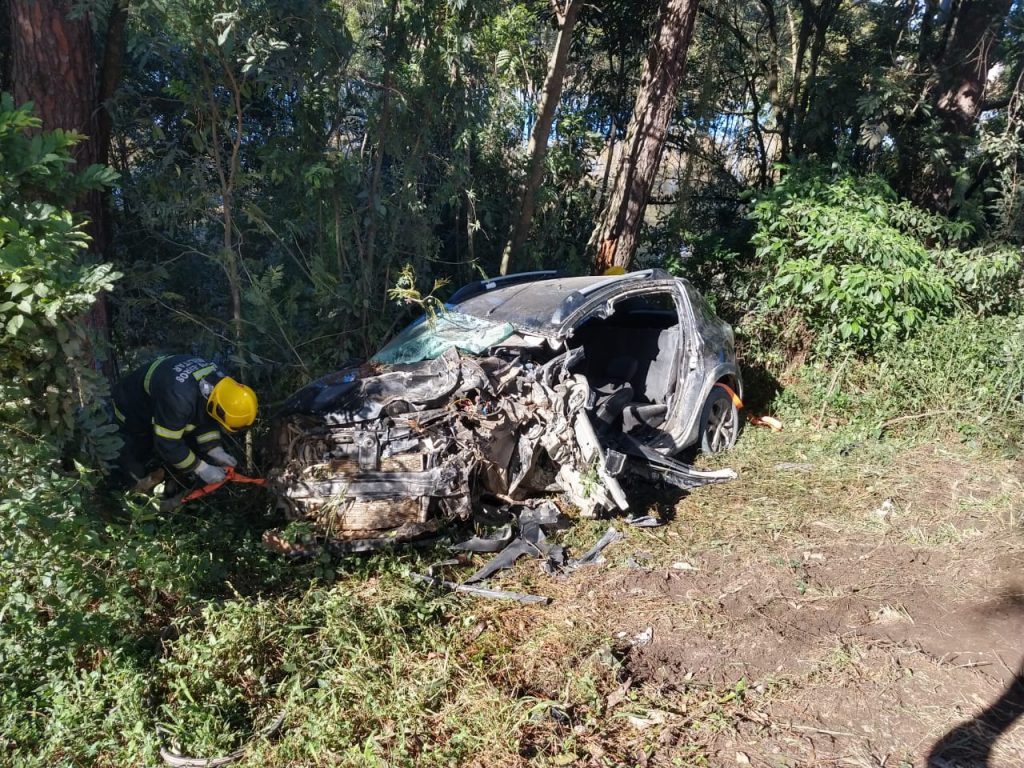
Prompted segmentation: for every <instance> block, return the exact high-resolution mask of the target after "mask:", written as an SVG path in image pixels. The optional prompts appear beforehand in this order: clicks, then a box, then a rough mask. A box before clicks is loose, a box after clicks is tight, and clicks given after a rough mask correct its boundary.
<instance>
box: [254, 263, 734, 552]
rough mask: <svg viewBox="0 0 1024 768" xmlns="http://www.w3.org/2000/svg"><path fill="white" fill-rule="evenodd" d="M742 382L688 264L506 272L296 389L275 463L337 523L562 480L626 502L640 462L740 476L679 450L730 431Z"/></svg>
mask: <svg viewBox="0 0 1024 768" xmlns="http://www.w3.org/2000/svg"><path fill="white" fill-rule="evenodd" d="M742 394H743V385H742V381H741V379H740V372H739V368H738V367H737V364H736V356H735V351H734V346H733V333H732V329H731V328H730V327H729V326H728V325H727V324H726V323H724V322H723V321H722V320H720V319H719V318H717V317H716V316H715V314H714V312H713V311H712V310H711V308H710V307H709V306H708V304H707V302H706V301H705V300H704V299H703V297H701V295H700V294H699V293H698V291H697V290H696V289H695V288H694V287H693V286H692V285H691V284H690V283H689V282H687V281H686V280H684V279H682V278H675V277H672V276H670V275H669V274H668V273H666V272H664V271H662V270H657V269H654V270H644V271H639V272H631V273H627V274H623V275H615V276H604V277H563V276H560V275H558V274H556V273H553V272H534V273H525V274H517V275H509V276H507V277H502V278H497V279H493V280H482V281H478V282H475V283H472V284H470V285H467V286H465V287H463V288H462V289H460V290H458V291H457V292H456V293H455V294H454V295H453V296H452V297H451V299H450V300H449V302H448V303H447V304H446V305H445V308H444V309H443V310H441V311H437V312H435V313H432V315H431V316H426V317H423V318H420V319H419V320H418V321H416V322H414V323H413V324H412V325H410V326H409V327H407V328H406V329H405V330H403V331H402V332H400V333H399V334H398V335H397V336H395V337H394V338H393V339H392V340H391V341H390V342H389V343H388V344H387V345H386V346H384V348H383V349H381V350H380V351H379V352H378V353H377V354H376V355H374V356H373V358H371V359H370V360H369V361H367V362H365V363H362V364H360V365H357V366H353V367H348V368H345V369H343V370H340V371H336V372H334V373H331V374H328V375H327V376H324V377H322V378H320V379H319V380H317V381H315V382H313V383H311V384H309V385H308V386H306V387H304V388H303V389H301V390H299V391H298V392H296V393H295V394H294V395H293V396H292V397H290V398H289V399H288V400H287V401H286V403H285V404H284V406H283V408H282V410H281V411H280V412H279V413H278V414H277V416H276V418H275V422H274V427H273V441H274V450H275V452H276V459H275V462H274V463H275V469H274V470H273V471H272V473H271V480H272V485H273V487H274V488H275V489H276V492H277V494H278V497H279V499H280V502H281V504H282V505H283V506H284V507H285V510H286V512H287V514H288V516H289V517H290V518H291V519H296V520H307V521H310V522H312V523H313V524H314V526H315V529H316V531H317V532H318V535H322V536H324V537H326V538H328V539H330V540H350V541H351V540H358V539H375V538H380V537H390V538H391V539H398V540H404V539H408V538H414V537H416V536H421V535H423V534H424V533H426V532H429V531H433V530H436V529H437V528H438V527H440V526H441V525H442V524H444V522H445V521H449V520H453V519H467V518H468V517H469V516H470V514H471V512H472V511H473V510H474V509H475V508H479V507H480V506H481V505H484V506H486V505H496V506H503V505H506V506H507V505H513V504H517V503H522V502H524V501H525V500H529V499H537V498H538V497H547V496H550V495H553V494H559V495H560V496H561V498H562V499H564V501H565V502H567V503H568V504H569V505H571V506H572V507H574V508H575V509H576V510H578V512H579V513H580V514H581V515H583V516H595V515H597V514H598V513H600V512H602V511H614V510H623V511H624V510H627V509H628V508H629V499H628V496H627V493H626V491H625V489H624V487H623V483H622V481H623V480H624V478H626V477H627V476H632V477H633V478H639V479H640V480H641V481H652V482H666V483H669V484H672V485H675V486H677V487H680V488H694V487H697V486H700V485H704V484H706V483H713V482H721V481H723V480H728V479H731V478H732V477H734V474H733V473H732V471H731V470H728V469H726V470H717V471H700V470H697V469H695V468H693V467H691V466H689V465H688V464H684V463H682V462H680V461H678V460H676V459H674V458H673V457H674V456H676V455H677V454H679V453H680V452H681V451H683V450H684V449H686V448H688V447H691V446H696V447H699V448H701V449H703V450H704V451H705V452H712V453H714V452H719V451H722V450H725V449H727V448H729V447H731V446H732V444H733V443H734V442H735V440H736V437H737V435H738V432H739V427H740V419H739V414H738V410H737V409H738V407H739V406H741V405H742V403H741V400H740V398H741V397H742Z"/></svg>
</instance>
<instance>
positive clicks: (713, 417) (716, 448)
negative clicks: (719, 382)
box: [700, 387, 740, 453]
mask: <svg viewBox="0 0 1024 768" xmlns="http://www.w3.org/2000/svg"><path fill="white" fill-rule="evenodd" d="M739 434H740V412H739V409H737V408H736V406H735V405H733V402H732V398H731V397H730V396H729V393H728V392H726V391H725V390H724V389H722V388H721V387H712V388H711V392H709V393H708V399H707V400H705V401H704V407H703V408H702V409H701V412H700V449H701V451H702V452H704V453H722V452H723V451H727V450H729V449H730V448H732V447H733V446H734V445H735V444H736V438H737V437H739Z"/></svg>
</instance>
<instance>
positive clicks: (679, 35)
mask: <svg viewBox="0 0 1024 768" xmlns="http://www.w3.org/2000/svg"><path fill="white" fill-rule="evenodd" d="M696 18H697V0H665V2H664V3H663V5H662V8H661V14H660V19H659V24H658V32H657V35H656V36H655V39H654V41H653V43H652V45H651V49H650V51H649V52H648V54H647V58H646V60H645V61H644V68H643V73H642V75H641V78H640V87H639V90H638V92H637V96H636V101H635V103H634V105H633V117H632V118H631V119H630V123H629V128H628V129H627V131H626V139H625V143H624V146H623V152H622V154H621V156H620V160H619V167H618V170H617V171H616V174H615V184H614V186H613V188H612V194H611V195H610V196H609V198H608V203H607V205H606V207H605V210H604V214H603V215H602V217H601V223H600V225H599V226H600V235H599V237H598V238H597V242H598V250H597V255H596V258H595V260H594V270H595V272H598V273H600V272H603V271H605V270H607V269H608V268H609V267H613V266H617V267H622V268H627V267H628V266H629V263H630V261H632V259H633V256H634V254H635V253H636V248H637V243H638V236H639V233H640V226H641V224H643V220H644V213H645V212H646V210H647V201H648V199H649V198H650V195H651V189H652V188H653V186H654V179H655V175H656V174H657V172H658V166H659V165H660V163H661V155H662V151H663V149H664V147H665V138H666V136H667V135H668V125H669V121H670V119H671V117H672V114H673V113H674V112H675V108H676V96H677V93H678V91H679V86H680V84H681V83H682V80H683V74H684V72H685V67H686V53H687V51H688V50H689V47H690V39H691V37H692V36H693V25H694V22H695V20H696Z"/></svg>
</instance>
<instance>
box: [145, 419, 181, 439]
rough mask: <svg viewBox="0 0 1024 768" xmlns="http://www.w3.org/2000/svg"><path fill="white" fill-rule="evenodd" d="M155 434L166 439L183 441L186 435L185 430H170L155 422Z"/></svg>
mask: <svg viewBox="0 0 1024 768" xmlns="http://www.w3.org/2000/svg"><path fill="white" fill-rule="evenodd" d="M153 432H154V433H155V434H156V436H157V437H166V438H167V439H168V440H181V438H182V435H184V434H185V430H184V429H168V428H167V427H161V426H160V425H159V424H157V423H156V422H155V421H154V422H153Z"/></svg>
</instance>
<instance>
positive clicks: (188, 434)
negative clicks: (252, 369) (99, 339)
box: [112, 355, 225, 482]
mask: <svg viewBox="0 0 1024 768" xmlns="http://www.w3.org/2000/svg"><path fill="white" fill-rule="evenodd" d="M224 375H225V374H224V372H223V371H221V370H220V369H219V368H218V367H217V366H216V365H215V364H213V363H211V362H209V361H207V360H203V359H202V358H199V357H192V356H190V355H171V356H168V357H159V358H157V359H156V360H154V361H153V362H151V363H149V364H147V365H144V366H142V367H141V368H138V369H137V370H135V371H132V373H130V374H128V375H127V376H126V377H125V378H123V379H121V380H120V381H119V382H117V384H115V385H114V389H113V393H112V394H113V398H112V400H113V406H114V416H115V417H116V419H117V423H118V426H119V432H120V435H121V438H122V440H124V448H123V449H122V451H121V456H120V458H119V462H118V463H119V465H120V466H119V469H120V470H121V471H122V472H123V473H130V474H131V475H132V476H134V477H135V478H136V479H138V478H141V477H143V476H145V475H146V474H148V472H149V469H150V467H149V465H150V464H151V463H152V461H153V458H154V452H155V454H156V457H157V458H159V460H160V461H161V462H162V463H163V464H166V465H167V466H169V467H171V468H172V469H175V470H177V471H180V472H187V471H189V470H191V469H194V468H195V466H196V465H197V464H198V463H199V461H200V459H201V458H202V456H203V455H205V454H208V453H209V452H210V451H211V450H213V449H214V448H216V447H218V446H219V445H220V444H221V431H220V425H219V424H217V422H216V421H214V420H213V419H212V418H211V417H210V416H209V415H208V414H207V412H206V401H207V399H208V397H209V394H210V391H211V390H212V389H213V385H214V384H216V383H217V382H218V381H220V380H221V379H222V378H224ZM122 480H124V481H126V482H128V478H127V477H125V478H122Z"/></svg>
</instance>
